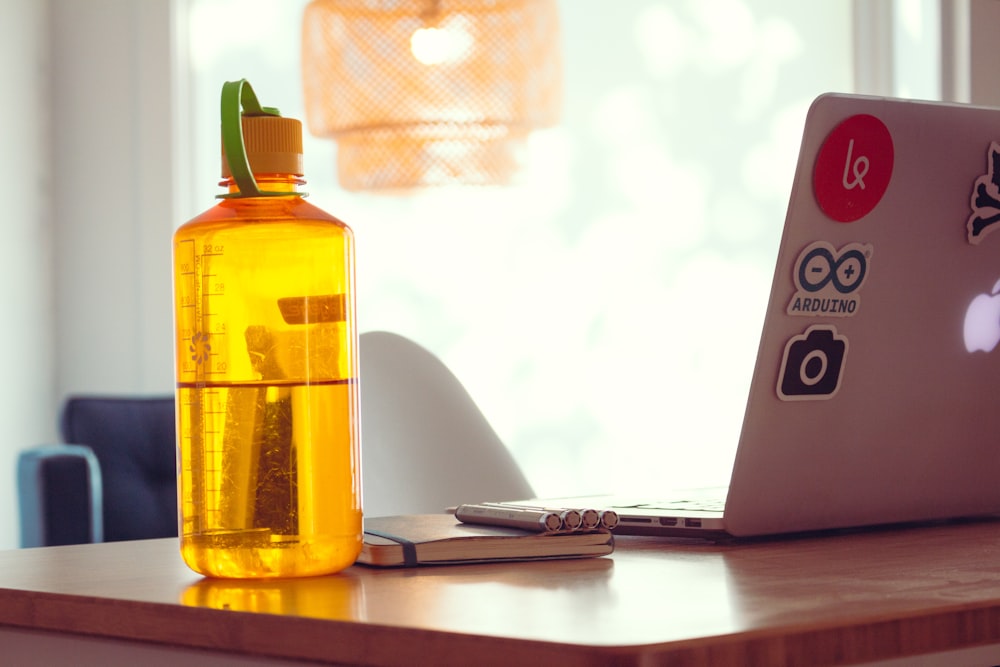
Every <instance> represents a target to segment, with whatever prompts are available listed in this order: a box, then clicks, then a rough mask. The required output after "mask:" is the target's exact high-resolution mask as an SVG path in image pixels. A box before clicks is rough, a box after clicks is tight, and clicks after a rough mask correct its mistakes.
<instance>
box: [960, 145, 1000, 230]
mask: <svg viewBox="0 0 1000 667" xmlns="http://www.w3.org/2000/svg"><path fill="white" fill-rule="evenodd" d="M969 206H970V208H971V209H972V213H971V215H969V219H968V221H967V222H966V224H965V226H966V228H967V229H968V232H969V243H972V244H973V245H978V244H979V242H980V241H982V240H983V237H984V236H986V235H987V234H989V233H990V232H992V231H993V230H994V229H998V228H1000V225H998V224H997V223H1000V143H997V142H996V141H991V142H990V147H989V149H988V150H987V151H986V173H985V174H983V175H982V176H980V177H979V178H977V179H976V182H975V183H974V184H973V186H972V197H971V198H970V201H969Z"/></svg>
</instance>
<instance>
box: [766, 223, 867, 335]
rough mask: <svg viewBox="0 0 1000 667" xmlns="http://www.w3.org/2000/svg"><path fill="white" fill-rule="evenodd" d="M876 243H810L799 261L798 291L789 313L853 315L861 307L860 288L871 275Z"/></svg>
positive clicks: (797, 269)
mask: <svg viewBox="0 0 1000 667" xmlns="http://www.w3.org/2000/svg"><path fill="white" fill-rule="evenodd" d="M872 250H873V248H872V246H871V245H865V244H861V243H849V244H847V245H845V246H843V247H842V248H840V249H837V248H834V247H833V245H831V244H830V243H827V242H826V241H816V242H815V243H811V244H810V245H808V246H806V248H805V249H804V250H803V251H802V252H801V253H799V257H798V259H797V260H796V261H795V273H794V280H795V288H796V291H795V294H794V295H792V299H791V301H789V302H788V309H787V310H786V312H787V313H788V314H789V315H800V316H804V317H818V316H823V317H850V316H852V315H854V314H855V313H857V312H858V309H859V308H860V307H861V295H860V294H858V291H859V290H860V289H861V286H862V285H864V283H865V279H866V278H867V277H868V264H869V263H870V262H871V257H872Z"/></svg>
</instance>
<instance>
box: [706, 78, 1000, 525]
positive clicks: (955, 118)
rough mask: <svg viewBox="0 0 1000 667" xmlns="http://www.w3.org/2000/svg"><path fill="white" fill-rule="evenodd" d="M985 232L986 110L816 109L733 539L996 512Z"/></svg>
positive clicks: (997, 268) (999, 475) (995, 280)
mask: <svg viewBox="0 0 1000 667" xmlns="http://www.w3.org/2000/svg"><path fill="white" fill-rule="evenodd" d="M994 169H996V171H994ZM995 230H1000V110H997V109H986V108H976V107H972V106H968V105H952V104H944V103H928V102H914V101H903V100H892V99H883V98H868V97H859V96H850V95H825V96H822V97H820V98H819V99H817V100H816V101H815V102H814V104H813V106H812V107H811V109H810V111H809V113H808V116H807V120H806V124H805V130H804V134H803V140H802V146H801V149H800V153H799V161H798V166H797V169H796V174H795V179H794V183H793V187H792V192H791V198H790V201H789V206H788V212H787V218H786V223H785V228H784V233H783V236H782V240H781V246H780V249H779V253H778V258H777V263H776V269H775V276H774V283H773V286H772V292H771V297H770V301H769V304H768V308H767V313H766V317H765V322H764V327H763V333H762V336H761V341H760V349H759V352H758V357H757V364H756V368H755V371H754V376H753V379H752V383H751V390H750V395H749V399H748V403H747V408H746V415H745V418H744V425H743V429H742V433H741V437H740V444H739V447H738V450H737V455H736V460H735V462H734V467H733V473H732V478H731V484H730V489H729V495H728V499H727V502H726V509H725V525H726V528H727V530H728V531H729V532H730V533H731V534H734V535H760V534H769V533H782V532H792V531H803V530H816V529H829V528H839V527H852V526H862V525H870V524H882V523H893V522H905V521H920V520H928V519H942V518H950V517H960V516H968V515H978V514H984V513H992V512H998V511H1000V409H998V405H997V402H998V399H1000V345H998V341H1000V233H996V234H994V233H993V232H994V231H995ZM737 324H738V323H737ZM734 330H735V331H738V327H736V328H734Z"/></svg>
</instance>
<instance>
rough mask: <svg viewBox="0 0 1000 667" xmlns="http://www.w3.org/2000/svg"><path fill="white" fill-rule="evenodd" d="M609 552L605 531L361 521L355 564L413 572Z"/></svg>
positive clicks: (413, 519)
mask: <svg viewBox="0 0 1000 667" xmlns="http://www.w3.org/2000/svg"><path fill="white" fill-rule="evenodd" d="M613 551H614V538H613V537H612V535H611V533H610V532H608V531H592V532H574V533H536V532H531V531H527V530H520V529H518V528H505V527H500V526H482V525H475V524H467V523H461V522H460V521H458V520H457V519H456V518H455V517H454V516H453V515H451V514H412V515H402V516H388V517H374V518H370V519H365V540H364V545H363V546H362V548H361V555H360V556H359V557H358V561H357V562H358V563H361V564H363V565H372V566H377V567H412V566H416V565H447V564H458V563H490V562H499V561H530V560H548V559H556V558H592V557H595V556H606V555H608V554H610V553H611V552H613Z"/></svg>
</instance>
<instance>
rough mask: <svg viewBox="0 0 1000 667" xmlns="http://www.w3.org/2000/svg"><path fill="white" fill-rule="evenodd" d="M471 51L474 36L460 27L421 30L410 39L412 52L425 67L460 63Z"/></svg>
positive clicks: (415, 32)
mask: <svg viewBox="0 0 1000 667" xmlns="http://www.w3.org/2000/svg"><path fill="white" fill-rule="evenodd" d="M471 50H472V36H471V35H469V33H468V32H467V31H465V30H463V29H461V28H458V27H453V26H450V27H446V28H420V29H419V30H416V31H414V33H413V35H412V36H411V37H410V51H411V52H412V53H413V57H414V58H416V59H417V60H418V61H420V62H421V63H423V64H424V65H440V64H442V63H446V62H455V61H459V60H462V59H464V58H465V57H466V56H467V55H468V54H469V52H470V51H471Z"/></svg>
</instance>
